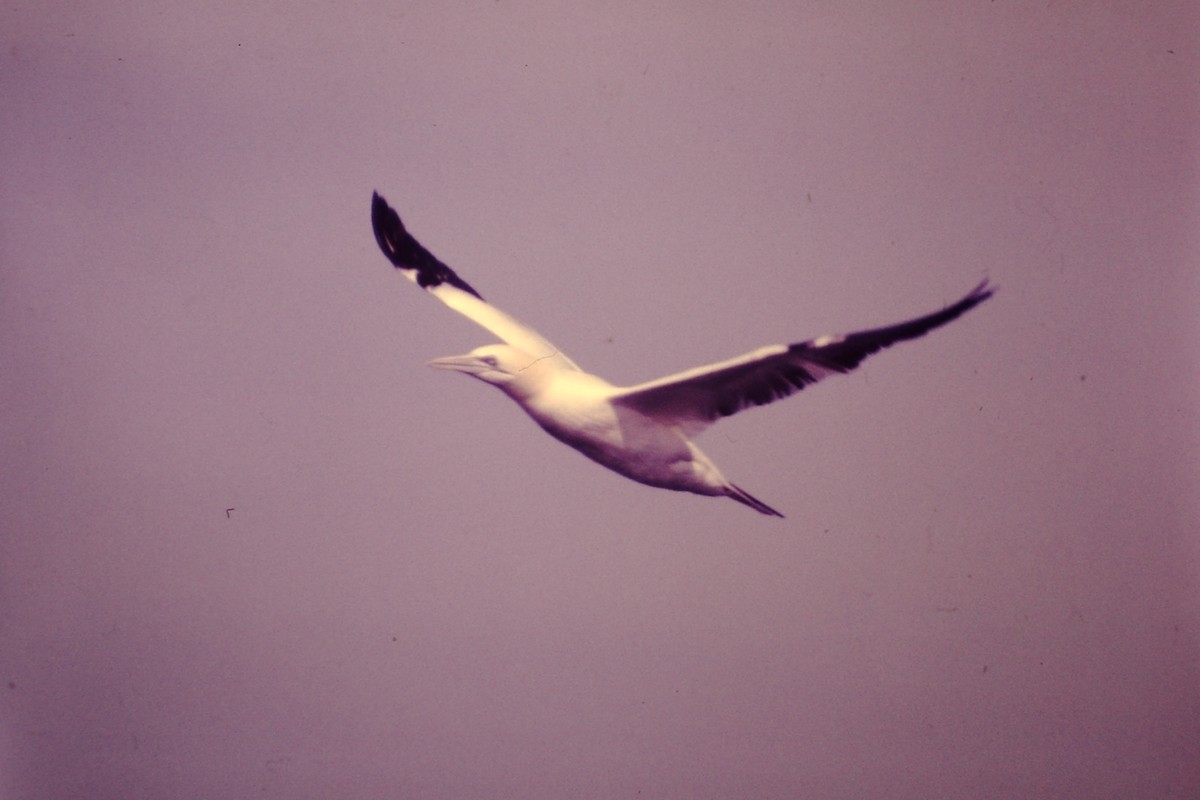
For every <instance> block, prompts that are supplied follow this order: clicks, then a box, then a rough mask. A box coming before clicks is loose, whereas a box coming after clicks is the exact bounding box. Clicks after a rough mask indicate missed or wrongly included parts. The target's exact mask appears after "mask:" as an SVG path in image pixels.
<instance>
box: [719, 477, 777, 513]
mask: <svg viewBox="0 0 1200 800" xmlns="http://www.w3.org/2000/svg"><path fill="white" fill-rule="evenodd" d="M725 488H726V496H728V497H732V498H733V499H734V500H737V501H738V502H739V503H742V504H743V505H747V506H750V507H751V508H753V509H754V510H755V511H757V512H758V513H760V514H766V515H767V516H769V517H779V518H780V519H783V514H780V513H779V512H778V511H776V510H775V509H773V508H771V507H770V506H769V505H767V504H766V503H764V502H763V501H762V500H759V499H758V498H757V497H755V496H754V495H752V494H750V493H749V492H747V491H745V490H744V489H742V488H740V487H737V486H734V485H733V484H732V483H731V484H729V485H728V486H726V487H725Z"/></svg>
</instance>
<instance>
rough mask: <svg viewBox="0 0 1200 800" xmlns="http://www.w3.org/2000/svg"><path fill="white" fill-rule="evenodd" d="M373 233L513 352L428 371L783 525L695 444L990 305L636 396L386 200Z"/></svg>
mask: <svg viewBox="0 0 1200 800" xmlns="http://www.w3.org/2000/svg"><path fill="white" fill-rule="evenodd" d="M371 225H372V227H373V228H374V229H375V240H376V241H377V242H378V243H379V247H380V249H381V250H383V254H384V255H385V256H387V258H388V260H389V261H391V262H392V264H393V265H394V266H395V267H396V269H398V270H400V272H402V273H403V274H404V275H405V277H407V278H409V279H410V280H412V281H415V282H416V284H417V285H418V286H420V287H421V288H423V289H424V290H425V291H427V292H429V293H430V294H432V295H433V296H434V297H436V298H437V299H438V300H441V301H442V302H443V303H445V304H446V305H448V306H450V308H452V309H454V310H455V311H457V312H458V313H460V314H462V315H463V316H465V317H466V318H467V319H469V320H471V321H473V322H475V323H476V324H478V325H480V326H482V327H483V328H486V329H487V330H489V331H491V332H492V333H493V334H495V335H496V336H497V337H498V338H500V339H501V340H502V341H503V342H504V344H488V345H484V346H483V347H478V348H476V349H474V350H472V351H471V352H470V353H468V354H467V355H464V356H452V357H449V358H438V359H435V360H433V361H431V362H429V364H430V366H433V367H441V368H443V369H450V370H455V371H457V372H463V373H466V374H467V375H470V376H471V377H473V378H478V379H479V380H481V381H483V382H484V383H489V384H491V385H492V386H495V387H496V388H497V389H500V390H501V391H502V392H504V393H505V394H506V395H508V396H509V397H511V398H512V399H513V400H514V401H516V403H517V405H519V406H521V408H523V409H524V410H525V412H526V413H527V414H529V416H531V417H533V420H534V421H535V422H537V424H538V425H540V426H541V427H542V429H543V430H545V431H546V432H547V433H549V434H550V435H551V436H553V437H554V438H555V439H558V440H559V441H560V442H562V443H563V444H566V445H569V446H570V447H573V448H575V449H576V450H578V451H579V452H581V453H583V454H584V455H585V456H587V457H588V458H590V459H592V460H593V461H596V462H598V463H600V464H602V465H604V466H606V467H608V468H609V469H611V470H613V471H614V472H617V473H620V474H621V475H624V476H625V477H627V478H631V479H633V480H635V481H638V482H639V483H644V484H647V485H649V486H657V487H660V488H663V489H672V490H675V491H679V492H694V493H696V494H701V495H708V496H713V497H729V498H732V499H734V500H736V501H738V502H739V503H742V504H744V505H747V506H749V507H750V508H753V509H754V510H755V511H759V512H761V513H763V514H768V515H770V516H775V517H782V516H783V514H780V513H779V512H778V511H776V510H775V509H773V508H771V507H770V506H769V505H767V504H766V503H764V502H762V501H761V500H759V499H757V498H755V497H753V496H752V495H750V494H749V493H748V492H746V491H744V490H743V489H740V488H739V487H737V486H736V485H734V484H733V483H731V482H730V481H729V480H727V479H726V478H725V476H724V475H722V474H721V471H720V470H719V469H717V467H716V465H714V464H713V463H712V461H711V460H709V458H708V456H706V455H704V453H703V452H701V451H700V448H698V447H697V446H696V445H695V443H694V442H693V441H692V437H693V436H696V435H697V434H698V433H700V432H701V431H703V430H704V429H705V428H707V427H708V426H709V425H712V424H713V423H714V422H716V421H717V420H718V419H720V418H721V417H727V416H729V415H730V414H736V413H737V412H739V411H741V410H742V409H745V408H750V407H751V406H761V405H766V404H767V403H772V402H774V401H776V400H781V399H783V398H784V397H788V396H790V395H792V394H794V393H796V392H798V391H800V390H801V389H803V388H804V387H806V386H809V385H811V384H814V383H816V382H817V381H819V380H821V379H822V378H825V377H828V376H830V375H840V374H842V373H846V372H849V371H850V370H852V369H854V368H855V367H857V366H858V365H859V363H861V362H862V360H863V359H864V358H866V357H867V356H869V355H871V354H872V353H876V352H878V351H879V350H882V349H883V348H885V347H888V346H890V345H893V344H895V343H896V342H902V341H905V340H906V339H915V338H917V337H919V336H923V335H925V334H926V333H928V332H929V331H931V330H933V329H934V328H938V327H941V326H942V325H945V324H946V323H947V322H950V321H951V320H954V319H957V318H958V317H960V316H962V315H963V314H965V313H966V312H968V311H970V310H971V309H972V308H974V307H975V306H977V305H979V304H980V303H982V302H983V301H984V300H987V299H988V298H989V297H991V296H992V290H991V289H989V288H988V283H987V281H986V280H984V281H983V282H982V283H980V284H979V285H978V286H976V287H975V288H974V289H972V290H971V291H970V292H969V293H967V295H966V296H965V297H963V298H962V299H961V300H959V301H958V302H957V303H954V304H953V305H950V306H947V307H945V308H943V309H942V310H941V311H935V312H934V313H932V314H927V315H925V316H923V317H917V318H916V319H910V320H908V321H907V322H901V323H899V324H896V325H889V326H887V327H883V328H875V329H873V330H866V331H859V332H857V333H849V334H845V335H843V336H822V337H819V338H817V339H812V340H810V341H807V342H799V343H797V344H792V345H782V344H780V345H772V346H769V347H762V348H759V349H758V350H755V351H754V352H752V353H747V354H746V355H743V356H739V357H737V358H731V359H729V360H728V361H721V362H718V363H716V364H709V365H708V366H704V367H696V368H695V369H689V370H686V371H684V372H680V373H677V374H675V375H668V376H667V377H665V378H658V379H657V380H652V381H647V382H646V383H640V384H637V385H636V386H614V385H613V384H611V383H609V382H608V381H606V380H604V379H603V378H599V377H597V376H595V375H591V374H589V373H587V372H584V371H582V370H581V369H580V368H579V367H578V366H576V364H575V362H574V361H572V360H571V359H569V358H567V356H566V354H564V353H563V352H562V351H561V350H559V349H558V348H557V347H555V346H554V345H553V344H551V343H550V342H549V341H548V340H547V339H545V338H544V337H543V336H542V335H541V334H539V333H538V332H537V331H535V330H533V329H532V328H530V327H528V326H527V325H524V324H522V323H520V322H518V321H517V320H515V319H513V318H512V317H510V316H509V315H508V314H506V313H504V312H503V311H501V310H500V309H498V308H496V307H495V306H493V305H491V304H489V303H487V302H485V301H484V299H483V298H482V297H481V296H480V295H479V293H478V292H476V291H475V290H474V289H472V288H471V286H470V284H468V283H467V282H466V281H464V280H463V279H462V278H460V277H459V276H458V275H457V274H456V273H455V272H454V270H452V269H450V267H448V266H446V265H445V264H443V263H442V262H441V261H439V260H438V259H437V258H436V257H435V256H434V255H433V254H432V253H430V252H429V251H428V250H426V249H425V248H424V247H422V246H421V244H420V243H419V242H418V241H417V240H416V239H414V238H413V237H412V235H411V234H410V233H409V232H408V230H407V229H405V227H404V223H403V222H401V221H400V216H399V215H398V214H397V213H396V212H395V211H394V210H393V209H392V208H391V207H390V206H389V205H388V204H387V201H386V200H384V199H383V198H382V197H380V196H379V194H378V193H377V192H376V193H375V194H374V196H373V197H372V199H371Z"/></svg>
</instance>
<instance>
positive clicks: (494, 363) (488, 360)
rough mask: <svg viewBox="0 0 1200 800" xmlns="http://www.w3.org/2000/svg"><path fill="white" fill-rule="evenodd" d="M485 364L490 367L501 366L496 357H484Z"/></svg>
mask: <svg viewBox="0 0 1200 800" xmlns="http://www.w3.org/2000/svg"><path fill="white" fill-rule="evenodd" d="M483 363H485V364H487V365H488V366H489V367H496V366H499V364H500V362H499V361H497V360H496V357H495V356H484V357H483Z"/></svg>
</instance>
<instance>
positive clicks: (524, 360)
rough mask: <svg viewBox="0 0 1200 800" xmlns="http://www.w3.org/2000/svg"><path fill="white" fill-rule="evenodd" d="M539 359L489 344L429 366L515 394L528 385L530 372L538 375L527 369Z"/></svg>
mask: <svg viewBox="0 0 1200 800" xmlns="http://www.w3.org/2000/svg"><path fill="white" fill-rule="evenodd" d="M541 360H542V359H540V358H538V357H537V356H532V355H530V354H529V353H526V352H525V351H524V350H521V349H519V348H516V347H513V346H512V345H507V344H489V345H484V346H483V347H476V348H475V349H474V350H472V351H471V352H470V353H468V354H467V355H465V356H449V357H447V358H435V359H434V360H433V361H430V362H429V366H431V367H437V368H438V369H452V370H454V371H455V372H463V373H466V374H467V375H470V376H471V377H472V378H478V379H479V380H481V381H483V382H484V383H490V384H492V385H493V386H496V387H499V388H500V389H503V390H504V391H506V392H509V393H512V394H516V393H521V391H520V387H521V385H522V384H525V383H529V382H530V379H531V378H533V373H535V372H537V370H530V367H532V366H533V365H534V364H536V363H537V362H538V361H541Z"/></svg>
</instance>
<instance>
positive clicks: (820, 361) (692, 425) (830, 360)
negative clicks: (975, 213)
mask: <svg viewBox="0 0 1200 800" xmlns="http://www.w3.org/2000/svg"><path fill="white" fill-rule="evenodd" d="M991 296H992V290H991V289H989V288H988V283H987V281H986V280H985V281H983V282H982V283H980V284H979V285H978V286H976V287H975V288H974V289H972V290H971V292H970V293H969V294H967V296H966V297H964V298H963V299H962V300H959V301H958V302H957V303H955V304H954V305H951V306H947V307H946V308H944V309H942V310H941V311H938V312H935V313H933V314H928V315H926V316H924V317H918V318H917V319H912V320H909V321H908V322H901V323H899V324H898V325H890V326H888V327H886V328H875V329H874V330H869V331H859V332H858V333H850V334H847V335H845V336H822V337H820V338H819V339H813V340H812V341H808V342H800V343H799V344H793V345H790V346H788V345H775V346H772V347H764V348H761V349H759V350H755V351H754V352H753V353H747V354H746V355H744V356H740V357H738V358H733V359H730V360H728V361H722V362H720V363H718V364H710V365H708V366H706V367H697V368H696V369H691V370H688V371H686V372H680V373H679V374H677V375H670V376H667V377H665V378H659V379H658V380H655V381H649V382H647V383H643V384H639V385H637V386H632V387H630V388H628V389H626V390H625V391H623V392H621V393H619V394H617V395H616V396H614V397H613V398H612V400H611V402H613V403H614V404H618V405H622V406H625V407H626V408H631V409H634V410H636V411H638V412H640V413H643V414H646V415H648V416H650V417H653V418H655V419H657V420H660V421H662V422H664V423H667V424H671V425H678V426H679V427H680V428H681V429H682V430H683V431H684V432H685V433H686V434H687V435H689V436H693V435H695V434H697V433H699V432H700V431H702V430H704V429H705V428H707V427H708V426H709V425H711V424H712V423H714V422H716V421H717V420H718V419H720V418H721V417H727V416H729V415H730V414H736V413H737V412H739V411H741V410H742V409H744V408H749V407H750V406H761V405H766V404H767V403H773V402H775V401H776V400H781V399H783V398H784V397H788V396H790V395H792V394H795V393H796V392H798V391H800V390H801V389H803V388H804V387H806V386H809V385H811V384H814V383H816V382H817V381H819V380H821V379H822V378H826V377H828V376H830V375H838V374H841V373H845V372H849V371H850V370H852V369H854V368H855V367H857V366H858V365H859V364H860V363H861V362H862V360H863V359H864V358H866V357H867V356H869V355H871V354H872V353H876V352H878V351H880V350H882V349H883V348H885V347H888V346H890V345H893V344H895V343H896V342H902V341H904V340H906V339H916V338H917V337H919V336H924V335H925V334H926V333H928V332H929V331H931V330H933V329H934V328H937V327H940V326H942V325H945V324H946V323H947V322H950V321H951V320H954V319H957V318H958V317H960V316H962V315H963V314H965V313H967V312H968V311H970V310H971V309H972V308H974V307H975V306H977V305H979V304H980V303H982V302H983V301H984V300H987V299H988V298H989V297H991Z"/></svg>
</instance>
